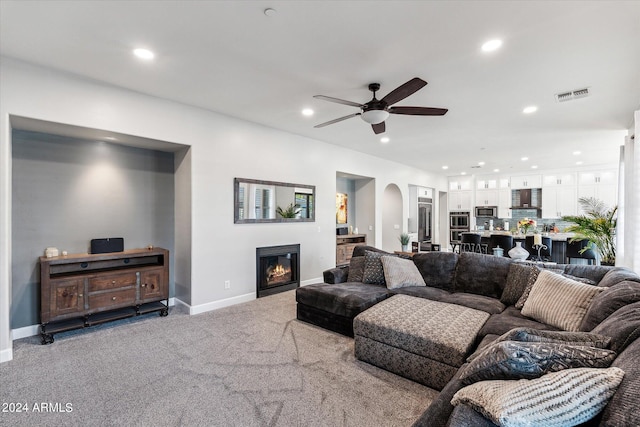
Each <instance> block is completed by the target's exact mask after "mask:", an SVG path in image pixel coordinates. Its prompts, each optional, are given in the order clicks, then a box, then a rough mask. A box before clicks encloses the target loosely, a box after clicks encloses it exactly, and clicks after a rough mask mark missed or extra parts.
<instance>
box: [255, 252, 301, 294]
mask: <svg viewBox="0 0 640 427" xmlns="http://www.w3.org/2000/svg"><path fill="white" fill-rule="evenodd" d="M299 286H300V245H299V244H296V245H284V246H269V247H264V248H256V291H257V294H258V298H260V297H266V296H267V295H273V294H277V293H278V292H284V291H289V290H291V289H295V288H297V287H299Z"/></svg>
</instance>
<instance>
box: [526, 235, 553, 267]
mask: <svg viewBox="0 0 640 427" xmlns="http://www.w3.org/2000/svg"><path fill="white" fill-rule="evenodd" d="M533 237H534V236H527V237H525V238H524V248H525V249H526V250H528V251H529V253H530V254H531V256H530V257H529V258H527V259H537V257H538V249H536V248H534V247H533ZM542 245H543V246H546V247H547V249H544V248H541V249H540V258H541V259H539V260H538V261H550V260H551V248H552V247H553V240H551V237H542Z"/></svg>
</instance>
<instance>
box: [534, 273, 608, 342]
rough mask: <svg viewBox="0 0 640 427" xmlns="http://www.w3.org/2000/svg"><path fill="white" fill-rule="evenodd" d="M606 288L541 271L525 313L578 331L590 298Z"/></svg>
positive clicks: (541, 320)
mask: <svg viewBox="0 0 640 427" xmlns="http://www.w3.org/2000/svg"><path fill="white" fill-rule="evenodd" d="M603 290H604V288H601V287H599V286H592V285H586V284H584V283H579V282H576V281H574V280H571V279H567V278H566V277H563V276H561V275H559V274H556V273H552V272H550V271H546V270H544V271H541V272H540V274H539V275H538V279H537V280H536V283H535V284H534V285H533V288H531V293H530V294H529V298H527V301H526V302H525V303H524V307H522V314H523V315H524V316H527V317H531V318H533V319H535V320H537V321H539V322H542V323H546V324H547V325H551V326H555V327H556V328H559V329H562V330H565V331H579V330H580V324H581V323H582V319H583V318H584V315H585V313H586V312H587V309H588V308H589V304H591V300H593V298H594V297H595V296H596V295H597V294H599V293H600V292H602V291H603Z"/></svg>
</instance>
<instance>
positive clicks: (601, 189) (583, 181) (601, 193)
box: [578, 170, 618, 214]
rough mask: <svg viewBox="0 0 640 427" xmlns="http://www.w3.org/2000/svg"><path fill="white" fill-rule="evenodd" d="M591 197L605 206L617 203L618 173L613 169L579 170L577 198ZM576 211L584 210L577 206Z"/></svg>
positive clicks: (581, 212) (580, 212)
mask: <svg viewBox="0 0 640 427" xmlns="http://www.w3.org/2000/svg"><path fill="white" fill-rule="evenodd" d="M582 197H593V198H596V199H598V200H600V201H602V202H604V203H605V204H606V205H607V206H609V207H613V206H615V205H617V204H618V174H617V172H616V171H615V170H601V171H589V172H580V173H579V174H578V198H582ZM578 213H579V214H583V213H584V212H583V211H582V209H580V207H578Z"/></svg>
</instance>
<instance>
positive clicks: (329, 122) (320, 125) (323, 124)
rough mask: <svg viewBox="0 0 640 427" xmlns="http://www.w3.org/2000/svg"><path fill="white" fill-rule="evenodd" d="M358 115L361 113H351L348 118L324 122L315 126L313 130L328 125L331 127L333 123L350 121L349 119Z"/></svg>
mask: <svg viewBox="0 0 640 427" xmlns="http://www.w3.org/2000/svg"><path fill="white" fill-rule="evenodd" d="M360 114H361V113H353V114H349V115H348V116H344V117H339V118H337V119H333V120H329V121H328V122H324V123H320V124H319V125H315V126H314V128H322V127H325V126H329V125H332V124H334V123H338V122H341V121H343V120H347V119H350V118H351V117H355V116H359V115H360Z"/></svg>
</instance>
